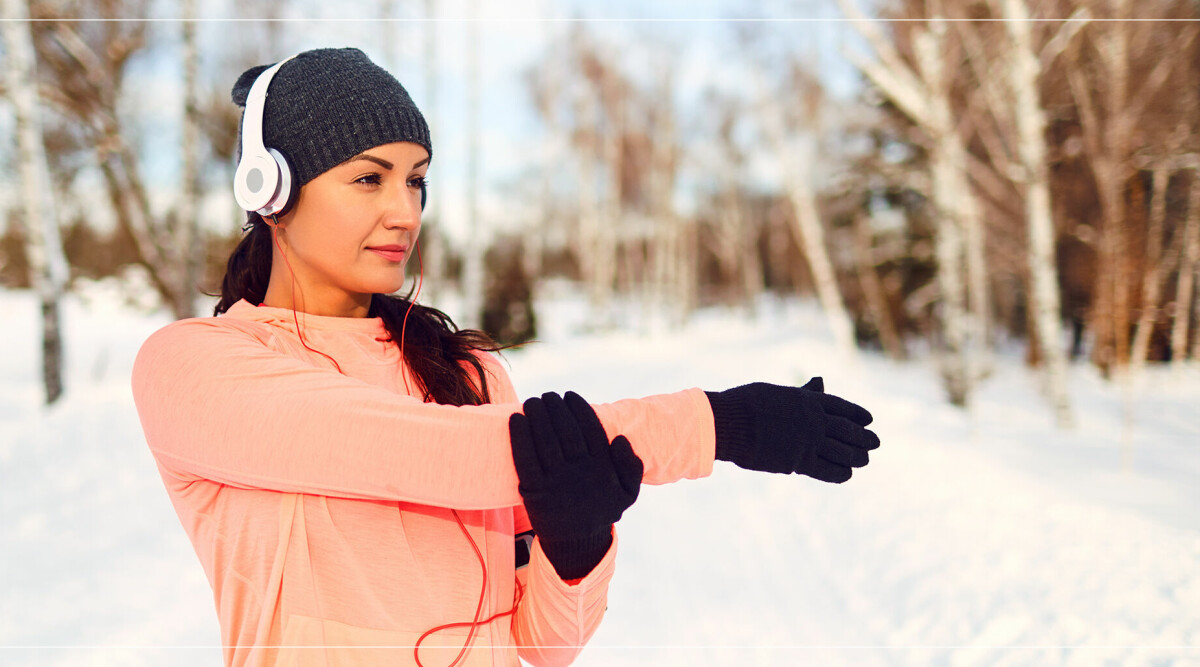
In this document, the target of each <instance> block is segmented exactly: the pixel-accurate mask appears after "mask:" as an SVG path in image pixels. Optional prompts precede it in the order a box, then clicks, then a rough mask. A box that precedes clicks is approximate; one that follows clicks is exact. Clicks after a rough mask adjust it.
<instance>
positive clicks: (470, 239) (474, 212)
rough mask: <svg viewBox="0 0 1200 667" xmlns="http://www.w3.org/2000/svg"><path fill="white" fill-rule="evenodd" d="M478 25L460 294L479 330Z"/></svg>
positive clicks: (470, 66) (470, 54) (470, 82)
mask: <svg viewBox="0 0 1200 667" xmlns="http://www.w3.org/2000/svg"><path fill="white" fill-rule="evenodd" d="M468 16H472V17H475V16H479V4H478V0H471V2H470V3H469V8H468ZM479 41H480V40H479V23H478V22H477V21H471V22H470V24H469V27H468V37H467V90H468V93H467V123H468V128H467V142H468V148H467V215H468V216H469V220H468V223H467V230H468V231H467V243H466V252H465V253H464V254H465V257H464V262H463V264H464V266H463V277H462V292H463V317H464V319H465V321H466V326H468V327H471V328H478V327H479V325H480V323H481V322H482V321H483V294H484V281H485V280H486V277H485V276H484V271H483V253H484V248H485V247H486V244H485V243H484V238H483V236H484V233H485V229H484V227H483V224H482V223H481V221H480V220H479V139H480V137H479V92H480V86H481V83H480V76H479V67H480V63H479Z"/></svg>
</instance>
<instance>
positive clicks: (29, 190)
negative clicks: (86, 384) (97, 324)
mask: <svg viewBox="0 0 1200 667" xmlns="http://www.w3.org/2000/svg"><path fill="white" fill-rule="evenodd" d="M3 1H4V4H3V17H4V19H5V20H4V21H2V23H3V26H2V29H3V36H4V50H5V52H6V56H7V57H6V58H5V59H4V60H5V62H6V66H5V68H4V70H5V72H4V73H5V77H6V84H7V87H8V89H9V94H10V96H11V97H12V100H13V106H14V107H15V110H16V126H17V127H16V131H17V147H18V152H19V156H18V164H19V168H20V173H21V193H22V202H23V206H24V209H25V216H24V218H25V220H24V222H25V226H26V230H27V238H28V239H29V259H30V264H31V267H30V268H31V269H32V270H31V273H32V278H33V284H34V289H35V291H36V292H37V294H38V298H39V300H40V301H41V310H42V383H43V386H44V387H45V390H46V404H47V405H50V404H52V403H54V402H55V401H57V400H58V399H59V398H60V397H61V396H62V393H63V369H62V365H63V361H62V356H63V355H62V333H61V323H60V316H59V300H60V298H61V297H62V293H63V291H64V289H65V288H66V283H67V278H68V268H67V260H66V257H65V256H64V254H63V247H62V240H61V238H60V235H59V229H58V219H57V217H56V212H55V207H54V195H53V193H52V191H51V188H52V186H51V183H50V170H49V166H48V164H47V162H46V152H45V143H44V140H43V137H42V123H41V112H40V109H39V106H38V90H37V76H36V67H37V64H36V59H35V56H34V49H33V36H32V35H31V34H30V32H29V30H30V23H29V8H28V6H27V5H26V4H25V3H24V2H23V1H22V0H3Z"/></svg>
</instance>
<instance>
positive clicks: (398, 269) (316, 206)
mask: <svg viewBox="0 0 1200 667" xmlns="http://www.w3.org/2000/svg"><path fill="white" fill-rule="evenodd" d="M428 169H429V154H428V153H427V152H426V151H425V149H424V148H423V147H421V146H418V145H417V144H413V143H408V142H397V143H392V144H384V145H382V146H376V147H374V148H370V149H368V150H366V151H363V152H362V153H361V154H359V155H356V156H354V157H352V158H350V159H349V160H347V161H346V162H343V163H342V164H340V165H338V166H336V167H334V168H332V169H330V170H329V171H326V172H325V173H323V174H321V175H320V176H317V177H316V178H314V179H313V180H311V181H309V182H308V183H307V184H305V185H304V186H303V187H302V188H300V195H299V198H298V199H297V200H296V205H295V207H294V208H293V209H292V210H291V211H290V212H289V213H288V214H287V215H285V216H283V217H281V218H279V226H278V244H277V245H276V247H275V250H274V258H273V262H272V265H271V280H270V283H269V285H268V287H267V294H266V298H265V299H264V303H265V304H266V305H269V306H278V307H293V306H294V307H295V308H297V309H298V310H302V311H304V312H307V313H312V314H315V315H333V316H339V317H364V316H366V314H367V310H368V309H369V307H370V303H371V295H372V294H374V293H377V292H378V293H382V294H390V293H392V292H395V291H397V290H399V289H400V288H401V287H402V286H403V285H404V265H405V263H406V262H407V261H408V258H409V256H410V255H411V254H412V253H413V252H414V251H415V245H416V242H417V235H418V234H419V233H420V231H421V183H422V182H423V180H424V178H425V173H426V171H428ZM281 252H282V256H281ZM289 269H290V272H289ZM293 274H294V279H295V282H296V292H295V296H294V300H293V295H292V286H291V281H292V279H293Z"/></svg>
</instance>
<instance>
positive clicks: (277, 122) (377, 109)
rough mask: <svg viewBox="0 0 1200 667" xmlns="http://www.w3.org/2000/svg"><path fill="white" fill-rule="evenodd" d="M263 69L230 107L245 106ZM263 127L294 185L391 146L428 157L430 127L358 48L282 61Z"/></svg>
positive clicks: (247, 75)
mask: <svg viewBox="0 0 1200 667" xmlns="http://www.w3.org/2000/svg"><path fill="white" fill-rule="evenodd" d="M270 66H271V65H260V66H258V67H252V68H250V69H248V70H246V71H245V72H243V73H242V75H241V76H240V77H238V80H237V83H235V84H234V85H233V102H234V104H237V105H238V106H240V107H245V106H246V97H247V96H248V95H249V94H250V87H251V86H253V85H254V80H255V79H257V78H258V75H259V74H262V73H263V72H264V71H266V70H267V68H269V67H270ZM262 125H263V129H262V135H263V144H264V145H265V146H266V147H267V148H274V149H275V150H277V151H279V152H280V153H283V156H284V157H285V158H287V161H288V163H289V164H291V166H292V172H293V173H294V174H295V177H296V180H297V181H298V184H299V185H304V184H305V183H308V182H309V181H311V180H312V179H314V178H316V177H317V176H320V175H321V174H323V173H325V172H326V171H328V170H329V169H332V168H333V167H336V166H337V165H339V164H341V163H343V162H345V161H346V160H349V159H350V158H352V157H354V156H355V155H358V154H359V153H362V152H363V151H365V150H367V149H369V148H374V147H375V146H380V145H383V144H390V143H392V142H395V141H410V142H412V143H414V144H418V145H420V146H423V147H424V148H425V150H427V151H429V155H430V157H432V156H433V147H432V145H431V144H430V141H429V126H428V125H427V124H426V123H425V118H424V117H423V116H422V115H421V112H420V111H419V110H418V109H417V106H416V105H415V104H413V101H412V98H410V97H409V96H408V92H407V91H406V90H404V86H401V85H400V82H399V81H397V80H396V78H395V77H393V76H392V75H391V74H389V73H388V72H387V71H386V70H384V69H383V68H382V67H380V66H378V65H376V64H375V63H373V62H371V60H370V59H369V58H367V55H366V54H365V53H363V52H362V51H359V50H358V49H350V48H347V49H315V50H312V51H305V52H303V53H300V54H298V55H297V56H296V57H294V58H292V59H291V60H289V61H288V62H286V63H284V65H283V67H280V68H279V71H278V72H276V73H275V78H273V79H271V87H270V89H269V90H268V91H267V102H266V106H265V108H264V109H263V123H262ZM238 151H239V157H240V152H241V141H240V140H239V141H238Z"/></svg>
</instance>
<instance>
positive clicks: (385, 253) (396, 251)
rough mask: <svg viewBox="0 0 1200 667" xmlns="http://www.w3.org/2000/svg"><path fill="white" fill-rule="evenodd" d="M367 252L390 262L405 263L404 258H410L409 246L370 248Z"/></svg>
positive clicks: (378, 246)
mask: <svg viewBox="0 0 1200 667" xmlns="http://www.w3.org/2000/svg"><path fill="white" fill-rule="evenodd" d="M367 250H370V251H371V252H373V253H375V254H376V255H379V256H380V257H382V258H384V259H386V260H387V261H389V262H403V261H404V258H405V257H406V256H408V246H406V245H377V246H368V247H367Z"/></svg>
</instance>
